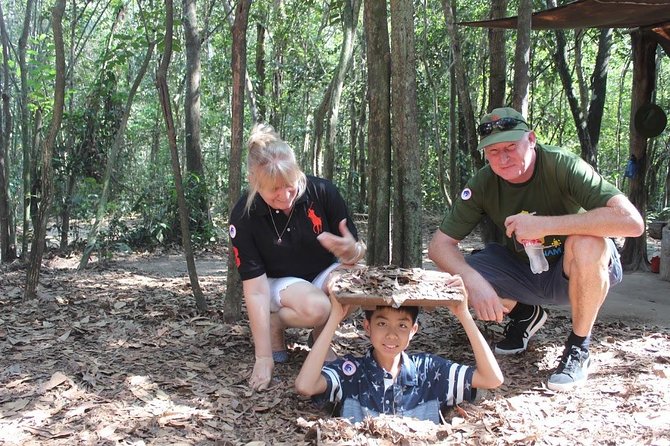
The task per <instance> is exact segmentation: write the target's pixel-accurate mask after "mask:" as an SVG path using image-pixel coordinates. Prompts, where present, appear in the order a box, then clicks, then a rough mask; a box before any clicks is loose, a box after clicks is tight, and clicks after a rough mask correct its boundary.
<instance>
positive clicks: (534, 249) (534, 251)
mask: <svg viewBox="0 0 670 446" xmlns="http://www.w3.org/2000/svg"><path fill="white" fill-rule="evenodd" d="M521 244H522V245H523V247H524V249H525V250H526V254H527V255H528V260H530V270H531V271H532V272H533V273H534V274H541V273H542V272H544V271H547V270H548V269H549V262H547V259H546V257H544V243H542V240H539V239H538V240H522V241H521Z"/></svg>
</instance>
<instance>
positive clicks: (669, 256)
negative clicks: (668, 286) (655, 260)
mask: <svg viewBox="0 0 670 446" xmlns="http://www.w3.org/2000/svg"><path fill="white" fill-rule="evenodd" d="M659 277H660V278H661V280H667V281H668V282H670V222H668V224H667V225H665V226H664V227H663V231H662V238H661V269H660V270H659Z"/></svg>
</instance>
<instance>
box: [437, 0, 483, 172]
mask: <svg viewBox="0 0 670 446" xmlns="http://www.w3.org/2000/svg"><path fill="white" fill-rule="evenodd" d="M442 9H443V11H444V19H445V22H446V25H447V33H448V34H449V39H450V41H451V53H452V56H453V59H454V70H455V74H456V91H458V101H459V105H460V107H459V108H460V111H461V116H462V119H463V123H464V126H465V135H466V136H465V140H466V147H465V148H464V150H466V151H467V153H469V154H470V156H471V157H472V160H473V162H474V167H475V169H479V168H480V167H482V166H483V165H484V159H483V158H482V155H481V153H479V151H478V150H477V144H478V142H479V141H478V139H477V131H476V129H477V124H476V119H475V112H474V109H473V108H472V101H471V100H470V94H469V91H470V88H469V87H468V80H467V76H466V74H465V70H466V66H465V62H464V61H463V56H462V55H461V44H460V39H459V37H458V32H457V30H456V24H455V22H456V20H455V17H454V10H453V9H452V4H451V0H442Z"/></svg>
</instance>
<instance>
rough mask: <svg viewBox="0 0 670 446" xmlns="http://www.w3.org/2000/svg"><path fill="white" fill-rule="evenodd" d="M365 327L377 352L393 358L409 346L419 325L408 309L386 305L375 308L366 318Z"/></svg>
mask: <svg viewBox="0 0 670 446" xmlns="http://www.w3.org/2000/svg"><path fill="white" fill-rule="evenodd" d="M363 328H364V329H365V332H366V333H367V334H368V336H369V337H370V343H371V344H372V347H373V348H374V351H375V354H376V355H381V356H382V357H384V358H393V357H395V356H397V355H399V354H400V353H402V352H403V351H404V350H405V349H406V348H407V346H408V345H409V341H410V340H411V339H412V337H413V336H414V334H415V333H416V332H417V330H418V329H419V326H418V324H416V323H414V322H413V321H412V317H411V315H410V314H409V313H407V312H406V311H403V310H397V309H395V308H391V307H385V308H379V309H377V310H375V312H374V313H373V314H372V317H371V318H370V320H369V321H368V320H367V319H364V320H363ZM378 359H381V358H378ZM380 362H382V361H380Z"/></svg>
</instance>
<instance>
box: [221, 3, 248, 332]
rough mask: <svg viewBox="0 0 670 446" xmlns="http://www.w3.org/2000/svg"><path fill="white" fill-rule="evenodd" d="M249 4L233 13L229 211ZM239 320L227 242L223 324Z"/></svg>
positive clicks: (236, 176)
mask: <svg viewBox="0 0 670 446" xmlns="http://www.w3.org/2000/svg"><path fill="white" fill-rule="evenodd" d="M250 8H251V0H240V1H239V2H238V3H237V9H236V11H235V23H234V24H233V45H232V53H233V54H232V57H231V65H232V72H233V95H232V107H231V139H230V167H229V171H228V209H232V208H233V207H234V206H235V203H237V201H238V200H239V198H240V193H241V189H242V152H243V150H244V73H246V70H247V53H246V48H247V26H248V24H249V9H250ZM241 316H242V281H241V280H240V275H239V273H238V271H237V266H236V264H235V254H234V252H233V245H232V243H231V242H230V240H229V241H228V273H227V280H226V298H225V300H224V303H223V318H224V320H225V321H228V322H232V321H239V320H240V318H241Z"/></svg>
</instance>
